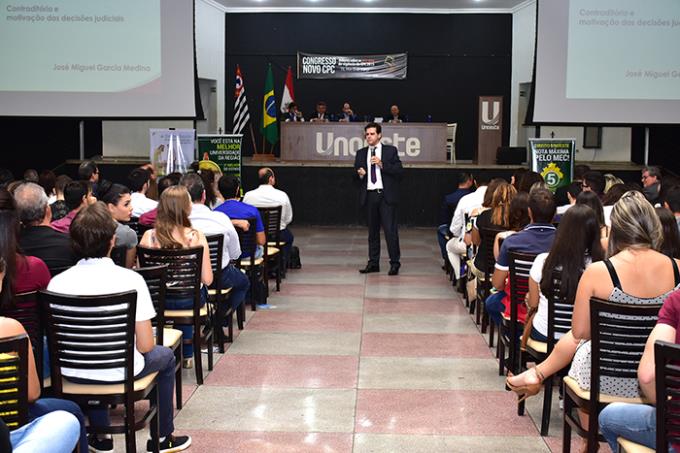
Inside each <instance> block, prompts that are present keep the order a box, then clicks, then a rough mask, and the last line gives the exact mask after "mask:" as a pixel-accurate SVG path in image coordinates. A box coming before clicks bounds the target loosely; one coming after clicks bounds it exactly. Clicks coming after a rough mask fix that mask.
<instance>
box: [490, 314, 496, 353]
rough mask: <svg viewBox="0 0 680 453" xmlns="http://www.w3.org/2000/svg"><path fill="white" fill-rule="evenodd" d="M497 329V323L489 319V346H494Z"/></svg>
mask: <svg viewBox="0 0 680 453" xmlns="http://www.w3.org/2000/svg"><path fill="white" fill-rule="evenodd" d="M495 330H496V324H494V323H493V322H492V321H491V320H489V347H490V348H493V336H494V331H495Z"/></svg>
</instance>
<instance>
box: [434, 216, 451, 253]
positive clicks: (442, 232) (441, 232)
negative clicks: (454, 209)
mask: <svg viewBox="0 0 680 453" xmlns="http://www.w3.org/2000/svg"><path fill="white" fill-rule="evenodd" d="M447 234H450V232H449V226H448V225H447V224H443V225H439V227H438V228H437V242H439V249H440V250H441V251H442V258H444V261H447V260H448V259H449V257H448V254H447V253H446V242H447V240H446V235H447Z"/></svg>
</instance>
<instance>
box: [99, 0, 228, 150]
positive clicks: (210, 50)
mask: <svg viewBox="0 0 680 453" xmlns="http://www.w3.org/2000/svg"><path fill="white" fill-rule="evenodd" d="M195 8H196V13H195V27H196V65H197V70H198V77H199V78H201V79H213V80H216V81H217V127H218V128H220V127H221V128H222V130H223V131H224V130H226V128H225V127H224V112H225V89H226V87H225V82H224V78H225V68H224V39H225V17H224V14H225V10H224V7H223V6H221V5H220V4H218V3H216V2H214V1H212V0H196V6H195ZM170 127H175V128H193V127H194V122H193V121H187V120H181V121H178V120H173V121H169V120H152V121H149V120H132V121H102V148H103V155H104V156H105V157H144V158H148V156H149V128H170ZM229 129H231V128H229Z"/></svg>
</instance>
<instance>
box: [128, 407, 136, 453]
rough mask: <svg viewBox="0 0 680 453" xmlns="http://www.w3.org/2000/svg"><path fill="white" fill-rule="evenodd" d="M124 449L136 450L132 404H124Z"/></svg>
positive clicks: (131, 451)
mask: <svg viewBox="0 0 680 453" xmlns="http://www.w3.org/2000/svg"><path fill="white" fill-rule="evenodd" d="M125 451H126V453H135V452H136V451H137V439H136V438H135V407H134V404H132V403H131V404H125Z"/></svg>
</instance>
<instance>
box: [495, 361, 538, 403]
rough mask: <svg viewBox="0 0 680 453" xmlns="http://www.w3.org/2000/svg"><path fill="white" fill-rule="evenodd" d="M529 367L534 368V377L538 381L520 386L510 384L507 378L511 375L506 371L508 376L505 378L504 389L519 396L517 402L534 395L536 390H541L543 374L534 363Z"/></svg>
mask: <svg viewBox="0 0 680 453" xmlns="http://www.w3.org/2000/svg"><path fill="white" fill-rule="evenodd" d="M530 369H531V370H534V373H536V377H537V378H538V382H537V383H535V384H526V385H522V386H516V385H512V384H511V383H510V380H509V378H511V377H512V376H513V375H512V373H508V377H507V378H506V379H505V388H506V390H509V391H513V392H515V393H516V394H517V396H519V401H518V403H521V402H522V401H524V400H526V399H527V398H529V397H530V396H534V395H536V394H537V393H538V392H540V391H541V388H542V387H543V381H544V380H545V376H543V373H541V370H539V369H538V367H537V366H535V365H534V366H533V367H531V368H530Z"/></svg>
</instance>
